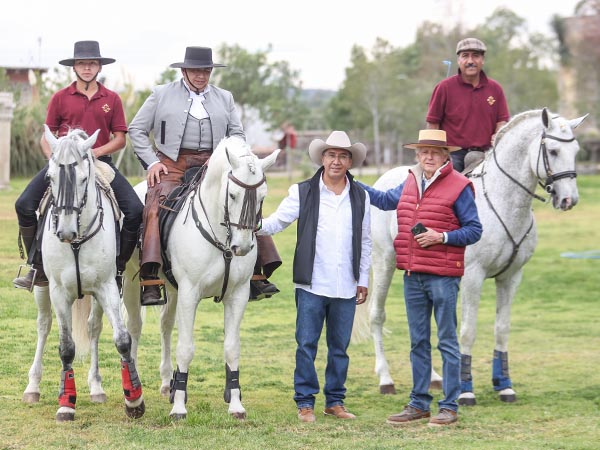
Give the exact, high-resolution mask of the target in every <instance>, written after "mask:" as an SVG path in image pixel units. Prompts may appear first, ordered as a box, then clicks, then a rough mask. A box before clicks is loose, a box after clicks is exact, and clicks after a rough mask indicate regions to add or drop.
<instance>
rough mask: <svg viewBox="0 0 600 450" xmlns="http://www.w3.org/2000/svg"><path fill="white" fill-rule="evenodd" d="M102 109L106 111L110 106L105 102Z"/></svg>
mask: <svg viewBox="0 0 600 450" xmlns="http://www.w3.org/2000/svg"><path fill="white" fill-rule="evenodd" d="M102 111H104V112H105V113H108V112H109V111H110V106H108V104H106V103H105V104H104V105H102Z"/></svg>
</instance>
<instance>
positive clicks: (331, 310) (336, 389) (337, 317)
mask: <svg viewBox="0 0 600 450" xmlns="http://www.w3.org/2000/svg"><path fill="white" fill-rule="evenodd" d="M355 310H356V297H352V298H331V297H323V296H321V295H315V294H312V293H310V292H308V291H305V290H304V289H296V311H297V315H296V342H297V344H298V347H297V348H296V369H295V370H294V391H295V394H294V400H295V401H296V405H297V406H298V408H307V407H309V408H314V406H315V395H316V394H318V393H319V379H318V377H317V371H316V370H315V358H316V357H317V349H318V348H317V347H318V344H319V338H320V337H321V331H322V330H323V322H325V323H326V324H327V332H326V333H327V367H326V369H325V388H324V389H323V393H324V394H325V407H326V408H329V407H331V406H335V405H343V404H344V398H346V386H345V383H346V376H347V374H348V365H349V363H350V358H349V357H348V354H347V353H346V350H347V349H348V345H349V344H350V336H351V334H352V325H353V322H354V312H355Z"/></svg>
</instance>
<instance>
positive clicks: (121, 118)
mask: <svg viewBox="0 0 600 450" xmlns="http://www.w3.org/2000/svg"><path fill="white" fill-rule="evenodd" d="M75 85H76V82H73V84H71V85H69V86H67V87H66V88H64V89H61V90H60V91H58V92H56V93H55V94H54V95H53V96H52V99H51V100H50V103H49V104H48V113H47V115H46V125H48V127H49V128H50V129H51V130H52V131H53V132H56V131H58V136H64V135H66V134H67V133H68V132H69V130H70V129H73V128H80V129H82V130H84V131H85V132H86V133H87V134H88V135H92V134H93V133H95V132H96V130H98V129H99V130H100V133H98V139H97V140H96V144H94V148H97V147H100V146H102V145H104V144H106V143H108V142H109V141H110V137H111V133H114V132H115V131H124V132H125V133H126V132H127V122H126V121H125V112H124V111H123V103H122V102H121V98H120V97H119V95H118V94H117V93H116V92H113V91H111V90H110V89H107V88H105V87H104V86H103V85H102V84H100V83H98V92H96V93H95V94H94V96H93V97H92V98H91V100H88V98H87V96H85V95H84V94H82V93H81V92H79V91H77V88H76V87H75Z"/></svg>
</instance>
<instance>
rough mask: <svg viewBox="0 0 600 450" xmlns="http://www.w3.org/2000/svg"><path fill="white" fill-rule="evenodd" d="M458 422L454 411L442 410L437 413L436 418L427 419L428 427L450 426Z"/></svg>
mask: <svg viewBox="0 0 600 450" xmlns="http://www.w3.org/2000/svg"><path fill="white" fill-rule="evenodd" d="M457 421H458V414H457V412H456V411H452V410H451V409H446V408H442V409H440V412H438V414H437V416H433V417H432V418H431V419H429V426H430V427H441V426H444V425H451V424H453V423H456V422H457Z"/></svg>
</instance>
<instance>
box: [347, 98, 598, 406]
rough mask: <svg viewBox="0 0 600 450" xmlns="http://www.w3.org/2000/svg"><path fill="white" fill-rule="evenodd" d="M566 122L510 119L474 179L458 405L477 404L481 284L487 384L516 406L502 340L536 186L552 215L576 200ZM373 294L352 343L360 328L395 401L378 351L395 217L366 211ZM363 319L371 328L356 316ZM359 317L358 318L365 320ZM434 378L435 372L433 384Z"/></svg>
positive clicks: (533, 238)
mask: <svg viewBox="0 0 600 450" xmlns="http://www.w3.org/2000/svg"><path fill="white" fill-rule="evenodd" d="M585 117H587V116H584V117H580V118H578V119H573V120H566V119H564V118H562V117H560V116H553V115H552V114H551V113H550V112H549V111H548V110H547V109H543V110H534V111H527V112H524V113H521V114H519V115H517V116H515V117H514V118H513V119H512V120H511V121H510V122H509V123H508V124H506V125H505V126H504V127H503V128H502V129H501V130H500V131H499V132H498V135H497V136H496V143H495V147H494V149H493V150H491V151H489V152H488V154H487V155H486V158H485V160H484V161H483V162H482V163H481V164H480V165H479V166H478V167H477V168H476V169H475V170H474V171H473V173H472V175H471V177H472V178H471V180H472V181H473V184H474V186H475V191H476V199H475V201H476V203H477V209H478V212H479V218H480V220H481V223H482V225H483V235H482V237H481V240H480V241H479V242H478V243H476V244H475V245H471V246H468V247H467V249H466V253H465V274H464V276H463V278H462V282H461V288H460V291H461V304H462V323H461V329H460V345H461V353H462V358H461V390H462V393H461V395H460V397H459V403H460V404H461V405H474V404H475V403H476V400H475V394H474V393H473V383H472V375H471V354H472V353H471V350H472V348H473V344H474V341H475V330H476V321H477V311H478V306H479V299H480V294H481V288H482V286H483V282H484V280H485V279H487V278H494V279H495V283H496V305H497V306H496V325H495V338H496V345H495V349H494V360H493V370H492V378H493V384H494V389H495V390H496V391H498V392H499V396H500V399H501V400H502V401H506V402H512V401H515V400H516V394H515V391H514V390H513V389H512V382H511V379H510V377H509V370H508V335H509V329H510V307H511V303H512V299H513V297H514V295H515V292H516V289H517V287H518V285H519V284H520V282H521V277H522V270H523V266H524V265H525V264H526V263H527V261H529V259H530V258H531V256H532V255H533V252H534V250H535V247H536V244H537V234H536V227H535V221H534V215H533V211H532V201H533V199H534V198H535V199H538V200H542V201H545V199H543V198H542V197H540V196H538V195H537V194H536V193H535V189H536V184H540V185H541V186H543V187H544V188H545V190H546V191H547V192H548V193H549V194H550V195H551V197H552V204H553V206H554V208H556V209H561V210H563V211H566V210H569V209H571V208H572V207H573V206H575V205H576V204H577V201H578V199H579V196H578V192H577V184H576V181H575V177H576V176H577V174H576V171H575V157H576V155H577V152H578V151H579V145H578V143H577V141H576V140H575V137H574V135H573V130H574V129H575V128H576V127H577V126H578V125H579V124H580V123H581V122H582V121H583V120H584V119H585ZM407 174H408V167H397V168H395V169H392V170H390V171H388V172H386V173H385V174H384V175H382V176H381V178H379V179H378V180H377V182H376V183H375V184H374V187H375V188H377V189H379V190H384V191H385V190H387V189H390V188H393V187H396V186H398V185H399V184H400V183H402V182H403V181H404V179H405V178H406V176H407ZM371 222H372V234H373V251H372V267H373V271H372V276H373V282H372V288H371V295H370V296H369V297H370V299H369V307H368V308H358V310H357V316H358V317H357V320H356V324H355V327H356V330H355V332H356V333H357V336H360V334H361V332H362V333H364V327H365V324H370V332H371V335H372V336H373V339H374V344H375V354H376V362H375V372H376V373H377V375H378V376H379V380H380V381H379V383H380V391H381V392H382V393H395V389H394V382H393V380H392V377H391V375H390V372H389V367H388V363H387V361H386V359H385V354H384V348H383V324H384V322H385V309H384V308H385V300H386V297H387V294H388V289H389V286H390V283H391V280H392V276H393V274H394V269H395V255H394V249H393V239H394V237H395V236H396V234H397V233H398V225H397V221H396V212H395V211H380V210H378V209H376V208H375V207H373V209H372V218H371ZM367 309H368V311H369V320H368V321H366V320H364V319H363V318H361V317H360V313H361V312H363V311H365V310H367ZM363 314H364V313H363ZM438 380H439V376H438V375H437V374H436V373H435V372H433V373H432V381H438Z"/></svg>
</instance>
